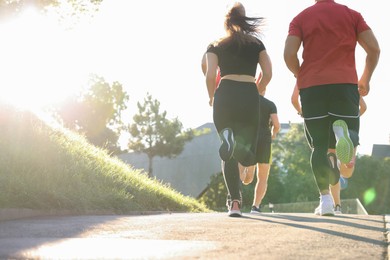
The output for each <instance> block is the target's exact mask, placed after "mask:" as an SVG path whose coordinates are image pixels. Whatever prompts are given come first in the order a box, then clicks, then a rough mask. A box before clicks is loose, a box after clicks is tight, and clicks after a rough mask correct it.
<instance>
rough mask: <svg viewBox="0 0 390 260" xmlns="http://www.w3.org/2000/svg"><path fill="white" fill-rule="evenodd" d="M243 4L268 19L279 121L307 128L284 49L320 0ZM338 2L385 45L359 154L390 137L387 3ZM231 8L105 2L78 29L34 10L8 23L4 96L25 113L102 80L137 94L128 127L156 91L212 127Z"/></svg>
mask: <svg viewBox="0 0 390 260" xmlns="http://www.w3.org/2000/svg"><path fill="white" fill-rule="evenodd" d="M241 2H242V3H243V4H244V6H245V7H246V11H247V15H248V16H261V17H264V18H265V21H266V23H265V25H264V27H263V33H262V38H261V39H262V41H263V42H264V44H265V46H266V49H267V52H268V54H269V55H270V58H271V61H272V64H273V78H272V80H271V82H270V84H269V85H268V87H267V92H266V97H267V98H269V99H270V100H272V101H274V103H275V104H276V106H277V108H278V116H279V120H280V122H282V123H288V122H293V123H296V122H302V119H301V118H300V117H299V116H298V115H297V114H296V112H295V110H294V108H293V106H292V105H291V102H290V97H291V93H292V91H293V87H294V84H295V78H294V77H293V76H292V74H291V73H290V72H289V70H288V69H287V67H286V65H285V63H284V60H283V49H284V41H285V39H286V36H287V31H288V25H289V22H290V21H291V19H292V18H293V17H294V16H295V15H296V14H298V12H300V11H301V10H303V9H304V8H306V7H308V6H310V5H312V4H314V2H315V1H314V0H294V1H292V0H279V1H258V0H243V1H241ZM337 2H338V3H342V4H346V5H348V6H349V7H351V8H352V9H356V10H357V11H359V12H360V13H362V15H363V17H364V18H365V20H366V21H367V23H368V24H369V25H370V26H371V28H372V29H373V31H374V34H375V35H376V36H377V38H378V41H379V44H380V46H381V58H380V61H379V64H378V67H377V69H376V71H375V73H374V76H373V78H372V81H371V91H370V93H369V95H368V96H367V97H366V98H365V100H366V103H367V107H368V109H367V111H366V113H365V114H364V116H362V118H361V131H360V138H361V141H360V146H359V149H358V153H360V154H371V150H372V145H373V144H389V139H390V120H389V119H388V113H389V112H390V102H389V101H388V99H389V98H388V96H389V94H390V91H389V88H388V86H387V77H386V76H387V75H386V74H385V73H387V70H386V68H389V67H390V66H389V65H390V64H389V62H390V59H389V58H390V57H389V52H388V50H387V49H386V46H390V36H389V35H388V33H386V32H387V31H388V28H386V27H387V26H386V24H388V21H387V20H385V19H386V17H387V12H386V10H387V9H386V8H385V3H386V1H380V0H371V1H369V2H368V1H366V0H353V1H352V0H339V1H337ZM229 3H231V1H223V0H218V1H210V0H196V1H180V0H165V1H158V0H143V1H123V0H105V1H103V3H102V5H101V6H100V10H99V12H98V13H96V14H95V16H94V17H93V18H89V19H87V18H85V19H83V20H82V21H80V22H79V23H78V24H76V25H75V27H74V28H72V29H69V28H68V29H64V28H63V27H61V26H58V25H57V24H56V22H55V21H54V20H53V19H52V18H48V17H41V16H39V15H38V14H36V12H35V11H33V10H30V11H26V12H25V13H24V14H23V15H22V16H21V17H20V18H18V19H16V20H12V21H7V22H2V23H1V24H0V33H1V35H2V36H3V37H2V43H1V48H0V57H1V60H0V71H1V72H2V76H1V77H0V91H1V93H2V94H1V95H0V96H1V97H0V99H3V100H6V101H7V102H11V103H19V104H21V105H22V106H25V107H39V106H42V105H43V104H46V103H54V102H57V101H60V100H62V99H63V98H64V97H66V96H67V95H69V94H70V93H74V92H75V91H77V90H78V89H79V88H80V87H82V86H83V84H85V81H86V79H87V77H88V75H89V74H91V73H94V74H97V75H99V76H101V77H103V78H104V79H105V80H106V81H107V82H109V83H112V82H114V81H118V82H120V83H121V84H122V85H123V87H124V89H125V91H126V92H127V93H128V94H129V96H130V100H129V102H128V110H127V111H126V112H125V113H124V115H123V116H124V118H123V119H124V121H126V122H129V123H130V122H132V116H133V115H134V114H135V113H136V112H137V106H136V104H137V102H143V99H144V98H145V97H146V94H147V93H150V94H151V95H152V97H153V98H155V99H157V100H159V101H160V103H161V109H162V110H165V111H167V117H168V118H172V119H173V118H176V117H177V118H178V119H179V120H180V121H181V122H182V123H183V126H184V128H185V129H186V128H196V127H199V126H201V125H203V124H205V123H209V122H212V108H211V107H210V106H209V105H208V95H207V90H206V85H205V79H204V76H203V74H202V71H201V66H200V64H201V58H202V55H203V53H204V52H205V50H206V47H207V45H208V44H209V43H210V42H211V41H213V40H215V39H217V38H219V37H221V36H223V35H224V30H223V21H224V14H225V11H226V6H227V5H228V4H229ZM5 35H6V37H5ZM356 55H357V69H358V74H359V75H360V74H361V71H362V69H363V65H364V58H365V57H364V53H363V51H362V49H361V48H360V47H359V46H358V47H357V52H356ZM125 139H126V136H124V137H122V139H121V140H122V141H123V142H125Z"/></svg>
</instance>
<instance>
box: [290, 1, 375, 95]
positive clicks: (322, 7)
mask: <svg viewBox="0 0 390 260" xmlns="http://www.w3.org/2000/svg"><path fill="white" fill-rule="evenodd" d="M369 29H370V27H369V26H368V25H367V24H366V22H365V21H364V19H363V17H362V15H361V14H360V13H358V12H356V11H354V10H352V9H349V8H348V7H347V6H345V5H341V4H337V3H335V2H334V1H333V0H323V1H320V2H317V3H315V4H314V5H312V6H310V7H308V8H306V9H305V10H303V11H302V12H301V13H299V14H298V15H297V16H296V17H295V18H294V19H293V20H292V21H291V23H290V26H289V32H288V35H289V36H298V37H300V38H301V40H302V42H303V52H302V58H303V62H302V65H301V69H300V71H299V74H298V77H297V84H298V87H299V89H302V88H307V87H311V86H318V85H325V84H338V83H341V84H343V83H351V84H357V81H358V78H357V73H356V64H355V47H356V43H357V35H358V34H359V33H361V32H363V31H365V30H369Z"/></svg>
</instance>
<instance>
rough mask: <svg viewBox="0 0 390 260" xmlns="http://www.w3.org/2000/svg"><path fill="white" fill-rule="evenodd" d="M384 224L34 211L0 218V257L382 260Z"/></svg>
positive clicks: (351, 219)
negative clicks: (40, 214)
mask: <svg viewBox="0 0 390 260" xmlns="http://www.w3.org/2000/svg"><path fill="white" fill-rule="evenodd" d="M387 221H389V220H388V219H387ZM385 223H386V220H385V217H384V216H378V215H346V214H344V215H339V216H335V217H319V216H314V215H312V214H295V213H284V214H282V213H275V214H272V213H264V214H261V215H251V214H244V217H242V218H229V217H227V215H226V213H173V214H157V215H139V216H126V215H120V216H118V215H88V216H62V217H55V216H52V217H35V218H29V219H15V220H3V221H0V259H26V258H28V259H283V260H285V259H300V260H301V259H328V258H329V259H388V241H387V236H386V231H388V229H387V227H386V225H385Z"/></svg>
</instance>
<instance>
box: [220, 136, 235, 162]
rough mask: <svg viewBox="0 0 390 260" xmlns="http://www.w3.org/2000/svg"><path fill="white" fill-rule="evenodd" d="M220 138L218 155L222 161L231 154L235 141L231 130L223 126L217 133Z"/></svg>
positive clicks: (227, 158) (230, 156)
mask: <svg viewBox="0 0 390 260" xmlns="http://www.w3.org/2000/svg"><path fill="white" fill-rule="evenodd" d="M219 137H220V138H221V142H222V144H221V147H220V148H219V156H220V157H221V159H222V160H223V161H228V160H230V158H232V156H233V152H234V147H235V142H234V137H233V130H232V129H230V128H225V129H223V130H222V131H221V132H220V133H219Z"/></svg>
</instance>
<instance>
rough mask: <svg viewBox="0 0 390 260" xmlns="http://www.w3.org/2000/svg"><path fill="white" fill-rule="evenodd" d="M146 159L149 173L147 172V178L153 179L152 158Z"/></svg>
mask: <svg viewBox="0 0 390 260" xmlns="http://www.w3.org/2000/svg"><path fill="white" fill-rule="evenodd" d="M148 158H149V172H148V176H149V177H150V178H153V157H150V156H148Z"/></svg>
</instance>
